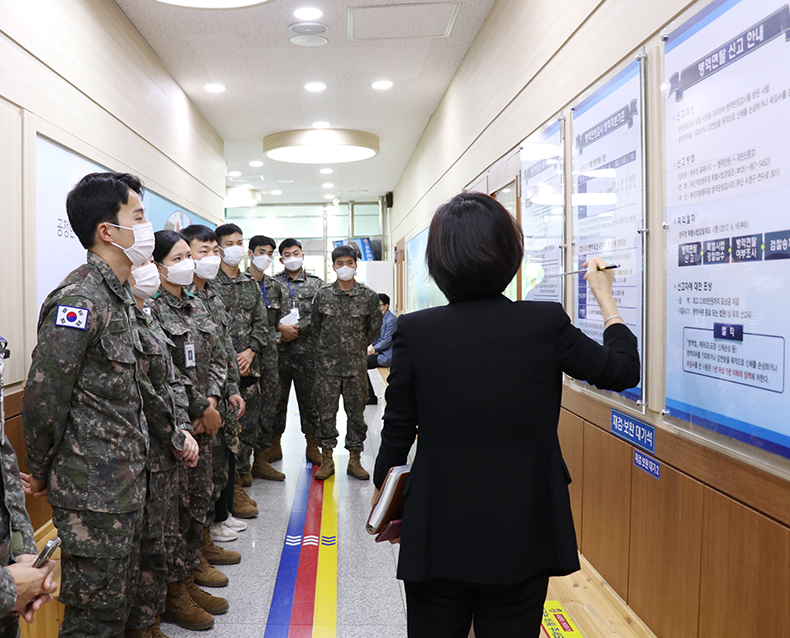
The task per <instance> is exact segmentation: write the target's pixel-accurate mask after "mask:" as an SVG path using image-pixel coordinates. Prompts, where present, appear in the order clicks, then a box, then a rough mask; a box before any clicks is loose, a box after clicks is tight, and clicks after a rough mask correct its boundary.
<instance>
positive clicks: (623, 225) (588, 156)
mask: <svg viewBox="0 0 790 638" xmlns="http://www.w3.org/2000/svg"><path fill="white" fill-rule="evenodd" d="M637 58H638V59H637V60H635V61H634V62H631V63H630V64H628V65H627V66H626V67H625V68H624V69H622V70H621V71H619V72H618V73H616V74H615V75H614V76H613V77H611V78H610V79H608V80H605V81H604V82H603V83H601V84H600V85H599V86H598V87H594V88H593V90H592V92H591V93H590V94H589V95H587V96H586V97H584V98H583V99H582V100H581V101H580V102H578V103H577V104H576V105H575V106H574V107H573V109H572V115H573V117H572V125H573V200H572V204H573V266H574V269H575V270H579V269H581V268H582V264H583V263H584V262H586V261H587V260H588V259H590V258H591V257H601V258H603V259H604V260H605V261H606V262H608V263H609V264H612V265H617V266H618V268H617V269H616V270H615V278H614V287H613V290H612V292H613V294H614V297H615V300H616V301H617V308H618V311H619V313H620V315H621V316H622V318H623V321H624V322H625V323H626V325H627V326H628V327H629V328H630V329H631V331H632V332H633V333H634V334H635V335H636V337H637V340H638V342H639V344H638V347H639V357H640V360H641V361H642V379H643V382H644V370H645V365H644V348H643V345H644V307H645V303H644V276H645V274H644V272H645V268H644V262H645V257H644V253H645V246H644V218H645V188H644V181H645V178H644V109H643V104H644V98H643V96H644V79H643V64H644V58H643V57H642V56H641V54H640V56H637ZM571 276H572V277H573V286H574V290H575V293H576V294H575V295H574V304H573V320H574V324H575V325H576V326H577V327H578V328H580V329H581V330H582V331H583V332H584V333H585V334H587V335H588V336H589V337H591V338H592V339H594V340H596V341H598V342H599V343H603V331H604V319H605V317H603V316H602V314H601V309H600V307H599V306H598V303H597V302H596V301H595V297H594V296H593V294H592V292H591V291H590V290H589V288H588V286H587V282H586V281H585V280H584V279H583V275H582V274H580V275H571ZM620 394H621V396H623V397H625V398H626V399H629V400H632V401H635V402H637V403H638V404H639V405H642V404H643V401H642V383H640V385H639V386H637V387H636V388H631V389H630V390H626V391H624V392H622V393H620Z"/></svg>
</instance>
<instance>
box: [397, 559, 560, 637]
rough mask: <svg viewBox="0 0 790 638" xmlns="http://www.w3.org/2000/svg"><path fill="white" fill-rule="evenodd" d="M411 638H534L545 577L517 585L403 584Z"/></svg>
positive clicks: (541, 616)
mask: <svg viewBox="0 0 790 638" xmlns="http://www.w3.org/2000/svg"><path fill="white" fill-rule="evenodd" d="M403 584H404V586H405V588H406V615H407V618H408V629H409V638H467V637H468V636H469V629H470V627H471V626H472V623H473V622H474V628H475V638H538V637H539V636H540V623H541V620H542V618H543V603H544V601H545V600H546V590H547V589H548V586H549V577H548V576H547V575H546V574H543V573H541V574H537V575H535V576H532V577H531V578H529V579H527V580H525V581H523V582H520V583H516V584H515V585H483V584H475V583H462V582H458V581H454V580H444V579H434V580H426V581H422V582H413V581H404V583H403Z"/></svg>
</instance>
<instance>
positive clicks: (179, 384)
mask: <svg viewBox="0 0 790 638" xmlns="http://www.w3.org/2000/svg"><path fill="white" fill-rule="evenodd" d="M173 369H174V371H175V374H174V377H175V378H174V379H173V381H172V382H171V383H170V387H171V388H172V389H173V396H174V397H175V408H176V425H181V424H182V423H189V421H190V419H189V413H188V412H189V399H187V386H190V387H191V386H192V382H191V381H190V380H189V378H188V377H185V376H184V375H183V374H182V373H181V372H180V371H179V370H178V368H176V367H175V365H174V366H173Z"/></svg>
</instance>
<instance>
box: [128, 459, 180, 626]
mask: <svg viewBox="0 0 790 638" xmlns="http://www.w3.org/2000/svg"><path fill="white" fill-rule="evenodd" d="M178 489H179V485H178V465H174V466H173V467H171V468H169V469H167V470H164V471H161V472H149V473H148V493H147V495H146V499H145V513H144V516H143V531H142V535H141V541H140V584H139V587H138V588H137V595H136V596H135V598H134V605H133V606H132V610H131V612H130V614H129V620H128V621H127V623H126V626H127V628H129V629H145V628H146V627H150V626H151V625H153V624H154V621H155V620H156V617H157V616H160V615H161V614H162V613H163V612H164V610H165V599H166V598H167V575H168V573H169V571H170V569H171V568H172V566H173V556H174V552H175V550H176V544H177V540H178Z"/></svg>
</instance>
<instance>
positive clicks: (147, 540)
mask: <svg viewBox="0 0 790 638" xmlns="http://www.w3.org/2000/svg"><path fill="white" fill-rule="evenodd" d="M130 283H132V292H133V293H134V297H135V307H136V309H135V314H136V317H137V331H138V334H139V336H140V343H141V344H142V347H143V352H142V353H141V356H140V362H141V365H142V369H143V372H144V373H145V376H144V377H143V378H142V379H141V382H140V391H141V393H142V397H143V411H144V413H145V416H146V420H147V421H148V432H149V435H150V442H151V445H150V448H149V451H148V464H147V466H148V493H147V496H146V500H145V514H144V518H143V532H142V541H141V544H140V573H141V578H140V587H139V588H138V590H137V595H136V596H135V600H134V605H133V606H132V610H131V612H130V614H129V619H128V620H127V622H126V636H125V638H159V637H160V636H163V635H164V634H162V633H161V630H160V629H159V616H160V615H161V614H162V613H163V612H164V611H165V600H166V598H167V574H168V570H169V569H170V567H171V566H172V564H173V557H174V553H175V550H176V546H177V539H178V485H179V483H178V463H180V462H181V461H180V460H179V458H178V457H181V458H184V459H185V460H186V461H187V462H188V464H189V465H191V466H194V465H196V464H197V458H198V444H197V441H195V439H194V438H193V437H192V434H191V431H192V424H191V423H190V421H189V416H188V415H187V409H188V408H189V403H188V401H187V397H186V390H185V388H184V380H183V377H182V376H181V374H180V373H178V372H177V371H176V369H175V365H174V364H173V358H172V353H171V348H175V344H174V343H173V342H172V341H170V339H169V338H168V337H167V336H166V335H165V333H164V331H163V330H162V328H161V326H160V325H159V324H158V323H157V321H156V320H155V319H154V318H153V316H152V315H151V309H150V308H145V310H144V309H143V302H144V301H145V300H146V299H148V298H149V297H150V296H151V295H152V294H153V293H155V292H156V291H157V289H158V288H159V273H158V270H157V268H156V265H155V264H154V263H153V262H151V263H150V264H146V265H144V266H142V267H140V268H137V269H133V271H132V275H131V278H130Z"/></svg>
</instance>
